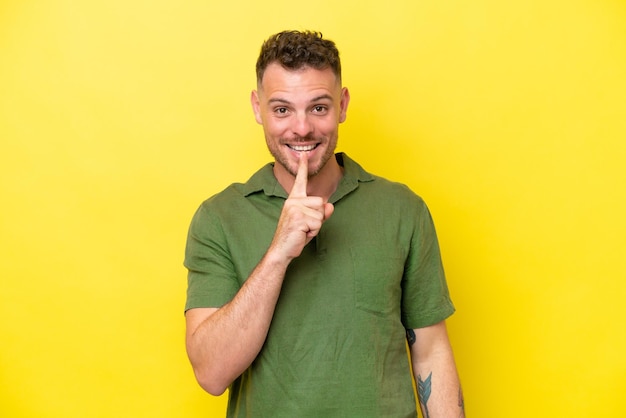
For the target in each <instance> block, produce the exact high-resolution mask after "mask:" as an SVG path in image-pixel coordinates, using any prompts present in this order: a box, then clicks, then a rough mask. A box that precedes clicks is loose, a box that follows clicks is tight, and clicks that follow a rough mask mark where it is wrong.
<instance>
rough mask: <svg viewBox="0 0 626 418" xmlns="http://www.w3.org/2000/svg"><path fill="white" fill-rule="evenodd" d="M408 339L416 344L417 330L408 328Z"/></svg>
mask: <svg viewBox="0 0 626 418" xmlns="http://www.w3.org/2000/svg"><path fill="white" fill-rule="evenodd" d="M406 340H407V341H408V342H409V345H413V344H415V331H413V330H412V329H411V328H408V329H407V330H406Z"/></svg>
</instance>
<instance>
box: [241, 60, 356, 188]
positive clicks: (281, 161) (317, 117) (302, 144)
mask: <svg viewBox="0 0 626 418" xmlns="http://www.w3.org/2000/svg"><path fill="white" fill-rule="evenodd" d="M251 101H252V108H253V110H254V115H255V118H256V121H257V122H258V123H260V124H262V125H263V131H264V132H265V140H266V142H267V146H268V148H269V150H270V152H271V153H272V155H273V156H274V158H275V160H276V162H277V163H278V164H277V165H276V167H275V169H278V170H286V171H287V172H288V173H290V174H291V175H292V176H295V175H296V173H297V170H298V160H299V154H300V153H301V152H307V153H308V156H309V159H308V161H309V176H314V175H316V174H317V173H319V172H320V171H321V170H322V168H324V166H325V164H326V162H327V161H328V160H329V159H330V158H332V157H334V151H335V147H336V145H337V136H338V127H339V124H340V123H342V122H343V121H344V120H345V119H346V110H347V108H348V102H349V101H350V96H349V94H348V90H347V89H345V88H343V89H342V88H341V85H340V84H339V82H338V80H337V78H336V77H335V74H334V73H333V72H332V70H331V69H330V68H328V69H325V70H316V69H313V68H310V67H305V68H303V69H300V70H296V71H291V70H287V69H285V68H283V67H282V66H281V65H280V64H277V63H272V64H270V65H268V66H267V69H266V70H265V73H264V75H263V80H262V81H261V83H260V85H259V88H258V91H253V92H252V97H251Z"/></svg>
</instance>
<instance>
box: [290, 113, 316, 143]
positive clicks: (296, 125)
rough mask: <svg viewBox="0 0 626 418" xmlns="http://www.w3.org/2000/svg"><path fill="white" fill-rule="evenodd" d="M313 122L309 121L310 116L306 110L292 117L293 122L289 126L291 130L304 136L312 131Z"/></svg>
mask: <svg viewBox="0 0 626 418" xmlns="http://www.w3.org/2000/svg"><path fill="white" fill-rule="evenodd" d="M313 130H314V128H313V124H312V123H311V120H310V116H309V115H308V114H307V113H306V112H302V113H298V114H296V116H295V117H294V118H293V123H292V126H291V131H292V132H293V133H294V134H295V135H297V136H299V137H301V138H304V137H306V136H307V135H309V134H311V133H313Z"/></svg>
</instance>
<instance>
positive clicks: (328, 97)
mask: <svg viewBox="0 0 626 418" xmlns="http://www.w3.org/2000/svg"><path fill="white" fill-rule="evenodd" d="M320 100H333V96H331V95H330V94H322V95H320V96H317V97H314V98H313V99H311V100H310V101H309V103H314V102H319V101H320ZM267 103H269V104H272V103H283V104H291V102H290V101H289V100H287V99H281V98H280V97H275V98H273V99H269V100H268V101H267Z"/></svg>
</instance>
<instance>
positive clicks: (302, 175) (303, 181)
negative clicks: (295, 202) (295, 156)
mask: <svg viewBox="0 0 626 418" xmlns="http://www.w3.org/2000/svg"><path fill="white" fill-rule="evenodd" d="M308 178H309V155H308V154H307V153H306V152H301V153H300V161H299V162H298V172H297V173H296V179H295V180H294V182H293V187H292V188H291V193H289V196H294V197H306V186H307V183H308Z"/></svg>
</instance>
